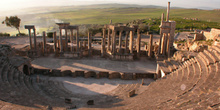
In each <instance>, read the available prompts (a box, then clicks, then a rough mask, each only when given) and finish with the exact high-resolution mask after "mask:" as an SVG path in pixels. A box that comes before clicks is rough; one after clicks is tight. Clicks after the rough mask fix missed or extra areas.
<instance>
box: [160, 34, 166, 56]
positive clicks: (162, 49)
mask: <svg viewBox="0 0 220 110" xmlns="http://www.w3.org/2000/svg"><path fill="white" fill-rule="evenodd" d="M166 47H167V33H164V34H163V39H162V48H161V54H162V55H165V54H166Z"/></svg>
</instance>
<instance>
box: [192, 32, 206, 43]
mask: <svg viewBox="0 0 220 110" xmlns="http://www.w3.org/2000/svg"><path fill="white" fill-rule="evenodd" d="M206 34H207V33H206ZM204 39H205V38H204V36H203V33H196V34H195V35H194V41H199V40H204Z"/></svg>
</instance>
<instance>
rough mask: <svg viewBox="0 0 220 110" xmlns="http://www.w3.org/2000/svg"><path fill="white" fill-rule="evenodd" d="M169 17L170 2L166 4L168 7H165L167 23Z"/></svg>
mask: <svg viewBox="0 0 220 110" xmlns="http://www.w3.org/2000/svg"><path fill="white" fill-rule="evenodd" d="M169 17H170V2H168V6H167V21H169Z"/></svg>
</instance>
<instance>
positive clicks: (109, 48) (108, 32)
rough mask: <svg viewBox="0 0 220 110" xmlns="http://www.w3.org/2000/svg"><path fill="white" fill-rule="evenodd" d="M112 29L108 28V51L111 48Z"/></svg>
mask: <svg viewBox="0 0 220 110" xmlns="http://www.w3.org/2000/svg"><path fill="white" fill-rule="evenodd" d="M110 42H111V41H110V29H109V28H108V47H107V48H108V51H109V50H110Z"/></svg>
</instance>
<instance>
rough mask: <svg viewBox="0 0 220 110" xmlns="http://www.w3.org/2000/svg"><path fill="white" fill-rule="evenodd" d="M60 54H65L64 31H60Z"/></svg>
mask: <svg viewBox="0 0 220 110" xmlns="http://www.w3.org/2000/svg"><path fill="white" fill-rule="evenodd" d="M60 53H63V42H62V29H60Z"/></svg>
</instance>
